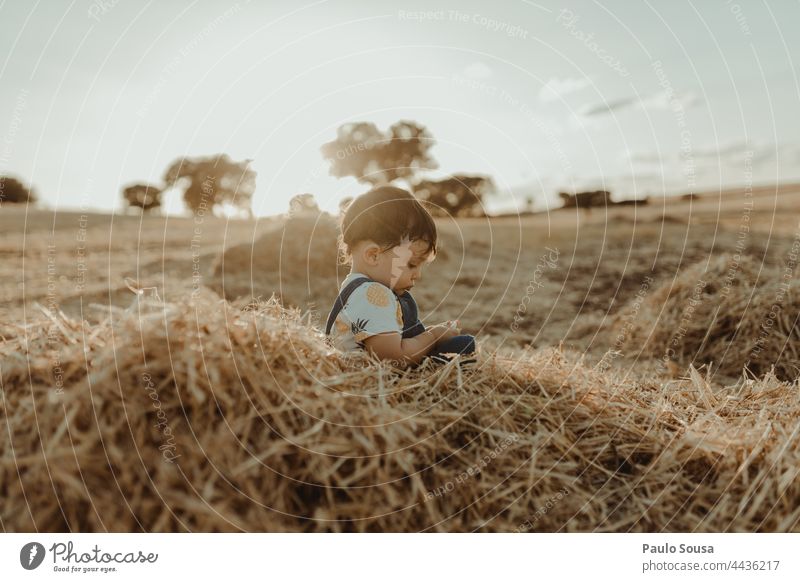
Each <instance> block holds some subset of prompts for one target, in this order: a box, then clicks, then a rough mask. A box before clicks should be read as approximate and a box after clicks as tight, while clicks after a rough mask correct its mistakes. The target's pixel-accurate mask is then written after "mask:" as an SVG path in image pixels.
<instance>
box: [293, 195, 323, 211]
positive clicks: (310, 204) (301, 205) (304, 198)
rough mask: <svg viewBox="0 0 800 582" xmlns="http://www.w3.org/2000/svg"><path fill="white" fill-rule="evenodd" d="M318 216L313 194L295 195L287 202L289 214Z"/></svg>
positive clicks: (317, 206) (317, 205)
mask: <svg viewBox="0 0 800 582" xmlns="http://www.w3.org/2000/svg"><path fill="white" fill-rule="evenodd" d="M298 213H308V214H319V213H320V209H319V204H317V200H316V199H315V198H314V195H313V194H295V195H294V196H292V198H291V200H289V214H290V215H293V214H298Z"/></svg>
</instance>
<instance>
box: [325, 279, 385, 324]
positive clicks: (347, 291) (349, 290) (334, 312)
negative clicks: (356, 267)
mask: <svg viewBox="0 0 800 582" xmlns="http://www.w3.org/2000/svg"><path fill="white" fill-rule="evenodd" d="M372 280H373V279H370V278H369V277H357V278H355V279H353V280H352V281H350V282H349V283H348V284H347V285H346V286H345V288H344V289H342V291H341V292H340V293H339V296H338V297H337V298H336V301H334V302H333V309H331V312H330V314H328V323H327V324H326V325H325V335H330V333H331V329H333V322H334V321H336V318H337V317H338V316H339V312H340V311H341V310H342V309H344V306H345V304H346V303H347V300H348V299H350V295H352V294H353V291H355V290H356V287H358V286H359V285H361V284H362V283H366V282H367V281H372Z"/></svg>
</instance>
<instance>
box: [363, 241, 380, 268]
mask: <svg viewBox="0 0 800 582" xmlns="http://www.w3.org/2000/svg"><path fill="white" fill-rule="evenodd" d="M380 254H381V249H380V247H379V246H378V245H376V244H375V243H369V244H368V245H367V246H366V247H364V259H366V261H367V263H369V264H370V265H372V266H375V265H377V264H378V257H379V255H380Z"/></svg>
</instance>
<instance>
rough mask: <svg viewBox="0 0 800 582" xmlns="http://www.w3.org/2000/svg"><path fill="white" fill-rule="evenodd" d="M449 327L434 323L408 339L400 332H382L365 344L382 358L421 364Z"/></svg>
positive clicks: (369, 338)
mask: <svg viewBox="0 0 800 582" xmlns="http://www.w3.org/2000/svg"><path fill="white" fill-rule="evenodd" d="M449 329H450V328H449V326H447V325H433V326H431V327H429V328H428V329H426V330H425V331H423V332H422V333H421V334H419V335H416V336H414V337H410V338H406V339H403V337H402V335H401V334H399V333H380V334H377V335H373V336H370V337H368V338H366V339H365V340H364V346H365V347H366V348H367V349H368V350H369V351H370V352H372V353H373V354H375V355H376V356H378V357H379V358H380V359H382V360H394V361H397V362H405V363H412V364H419V363H420V362H421V361H422V359H423V358H424V357H425V356H426V355H427V354H428V352H430V351H431V348H433V346H435V345H436V342H437V341H439V338H441V337H442V336H444V335H445V334H446V333H447V332H448V330H449Z"/></svg>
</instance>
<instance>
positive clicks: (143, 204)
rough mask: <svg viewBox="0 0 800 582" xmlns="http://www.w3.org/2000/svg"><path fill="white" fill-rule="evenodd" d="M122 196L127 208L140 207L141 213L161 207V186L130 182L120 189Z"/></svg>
mask: <svg viewBox="0 0 800 582" xmlns="http://www.w3.org/2000/svg"><path fill="white" fill-rule="evenodd" d="M122 197H123V198H124V199H125V201H126V202H127V203H128V207H129V208H141V209H142V212H143V213H144V212H152V211H153V210H154V209H156V208H160V207H161V188H158V187H157V186H153V185H151V184H131V185H130V186H128V187H127V188H125V189H123V190H122Z"/></svg>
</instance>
